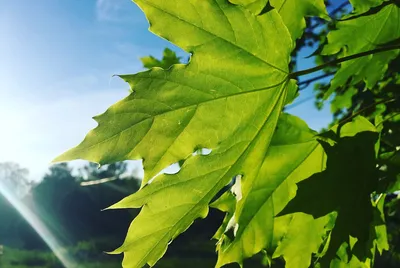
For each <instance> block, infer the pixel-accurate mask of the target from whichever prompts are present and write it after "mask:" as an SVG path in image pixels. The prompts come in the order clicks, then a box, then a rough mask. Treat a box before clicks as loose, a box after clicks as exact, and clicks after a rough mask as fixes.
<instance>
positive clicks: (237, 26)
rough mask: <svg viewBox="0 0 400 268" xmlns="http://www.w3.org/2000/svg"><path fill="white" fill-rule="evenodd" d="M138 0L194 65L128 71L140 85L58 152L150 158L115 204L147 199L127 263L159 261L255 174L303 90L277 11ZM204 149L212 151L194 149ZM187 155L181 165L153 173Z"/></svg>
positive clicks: (215, 1)
mask: <svg viewBox="0 0 400 268" xmlns="http://www.w3.org/2000/svg"><path fill="white" fill-rule="evenodd" d="M135 2H136V3H137V4H138V5H139V6H140V7H141V9H142V10H144V12H145V13H146V15H147V17H148V19H149V21H150V24H151V30H152V31H153V32H154V33H156V34H158V35H160V36H162V37H164V38H166V39H168V40H170V41H171V42H173V43H175V44H176V45H178V46H180V47H181V48H183V49H185V50H186V51H188V52H191V53H192V54H193V57H192V59H191V61H190V64H188V65H174V66H173V67H172V68H169V69H168V70H164V69H160V68H154V69H152V70H149V71H147V72H143V73H139V74H135V75H124V76H121V77H122V78H123V79H124V80H125V81H127V82H128V83H129V84H130V85H131V87H132V91H133V93H132V94H131V95H130V96H129V97H127V98H126V99H124V100H122V101H120V102H119V103H117V104H115V105H113V106H112V107H111V108H109V109H108V110H107V111H106V112H105V113H104V114H103V115H101V116H98V117H96V120H97V122H98V124H99V125H98V127H97V128H95V129H94V130H93V131H91V132H90V133H89V134H88V135H87V137H86V138H85V140H84V141H83V142H82V143H81V144H80V145H78V146H77V147H76V148H73V149H71V150H70V151H68V152H66V153H65V154H63V155H61V156H60V157H59V158H57V159H56V161H65V160H71V159H77V158H80V159H87V160H90V161H93V162H97V163H100V164H106V163H110V162H115V161H120V160H126V159H144V161H143V165H144V169H145V178H144V180H143V184H142V189H141V190H140V191H139V192H138V193H136V194H134V195H132V196H130V197H127V198H126V199H124V200H122V201H121V202H120V203H118V204H116V205H115V206H113V207H112V208H131V207H143V208H142V211H141V213H140V214H139V216H138V217H136V219H135V220H134V221H133V222H132V225H131V227H130V229H129V232H128V234H127V238H126V241H125V242H124V244H123V246H122V247H121V248H120V249H118V250H117V251H116V252H124V253H125V257H124V265H125V266H129V267H141V266H143V265H145V264H146V263H148V264H150V265H153V264H154V263H155V262H156V261H157V260H158V259H159V258H160V257H161V256H162V255H163V254H164V252H165V250H166V249H167V246H168V243H169V242H170V241H171V240H172V239H174V238H175V237H176V236H177V235H178V234H180V233H181V232H183V231H185V230H186V229H187V228H188V227H189V226H190V225H191V224H192V222H193V221H194V220H195V219H196V218H199V217H205V216H206V215H207V211H208V204H209V202H210V201H211V200H212V199H213V197H214V196H215V195H216V194H217V192H218V191H219V190H220V189H221V188H222V187H223V186H225V185H226V184H227V183H228V182H229V181H230V180H231V178H232V177H234V176H236V175H238V174H242V175H243V176H245V177H246V178H248V179H249V180H252V178H253V177H256V176H257V174H258V170H259V169H260V168H261V165H262V164H263V161H264V157H265V154H266V152H267V150H268V145H269V142H270V140H271V138H272V135H273V133H274V130H275V127H276V124H277V121H278V118H279V116H280V114H281V111H282V108H283V106H284V104H285V103H287V102H289V101H291V99H292V96H294V92H295V91H296V86H295V83H294V82H293V81H291V80H289V78H288V64H289V55H290V53H291V50H292V44H293V42H292V40H291V38H290V34H289V32H288V30H287V28H286V26H285V25H284V23H283V22H282V19H281V17H280V15H279V14H278V13H277V12H276V11H275V10H271V11H269V12H267V13H265V14H263V15H260V16H255V15H253V14H252V13H250V12H249V11H247V10H246V9H243V8H241V7H238V6H235V5H232V4H230V3H228V2H226V1H224V0H192V1H179V0H170V1H163V0H152V1H150V0H149V1H147V0H137V1H135ZM249 29H251V30H250V31H249ZM219 62H223V63H224V64H218V63H219ZM197 148H210V149H212V152H211V154H210V155H207V156H199V155H198V156H193V155H192V153H193V152H194V151H195V150H196V149H197ZM182 159H187V160H186V162H185V163H184V165H183V166H182V169H181V171H180V172H179V173H178V174H176V175H170V176H167V175H161V176H157V177H155V176H156V175H157V174H158V173H159V172H160V171H161V170H162V169H164V168H166V167H167V166H169V165H171V164H173V163H175V162H177V161H179V160H182ZM154 177H155V179H154V180H153V181H152V182H151V183H149V181H150V179H152V178H154Z"/></svg>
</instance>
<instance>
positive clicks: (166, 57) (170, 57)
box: [140, 48, 181, 69]
mask: <svg viewBox="0 0 400 268" xmlns="http://www.w3.org/2000/svg"><path fill="white" fill-rule="evenodd" d="M140 60H141V61H142V63H143V67H145V68H147V69H150V68H154V67H160V68H163V69H168V68H170V67H171V66H172V65H174V64H179V63H180V62H181V58H180V57H178V56H177V55H176V53H175V52H174V51H172V50H171V49H169V48H166V49H164V53H163V58H162V59H161V60H158V59H156V58H154V57H153V56H147V57H143V58H141V59H140Z"/></svg>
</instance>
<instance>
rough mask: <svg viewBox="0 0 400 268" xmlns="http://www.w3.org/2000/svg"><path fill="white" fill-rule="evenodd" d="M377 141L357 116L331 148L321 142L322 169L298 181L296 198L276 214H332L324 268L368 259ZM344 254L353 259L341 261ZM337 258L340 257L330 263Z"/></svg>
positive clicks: (362, 120) (364, 120) (316, 215)
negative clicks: (334, 216) (324, 157)
mask: <svg viewBox="0 0 400 268" xmlns="http://www.w3.org/2000/svg"><path fill="white" fill-rule="evenodd" d="M338 131H339V130H338ZM377 141H378V133H377V131H376V129H375V128H374V126H373V125H372V124H370V123H369V122H368V120H366V119H364V118H362V117H357V118H356V119H355V120H354V122H351V123H348V124H346V125H344V126H343V127H342V128H340V138H339V139H337V142H336V144H335V145H333V146H332V145H330V144H328V143H325V142H323V141H321V144H322V145H323V147H324V148H325V151H326V153H327V157H328V160H327V168H326V170H324V171H323V172H320V173H316V174H314V175H312V176H311V177H310V178H309V179H307V180H304V181H301V182H299V183H298V187H299V189H298V191H297V194H296V197H295V198H294V199H292V200H291V201H290V202H289V204H288V205H287V206H286V207H285V209H284V210H283V211H282V212H281V213H280V215H285V214H290V213H294V212H303V213H307V214H311V215H313V217H314V218H319V217H323V216H325V215H327V214H329V213H332V212H336V213H337V217H336V220H335V226H334V228H333V230H332V233H331V235H330V243H329V249H328V251H327V252H326V254H325V255H324V257H323V259H322V264H323V266H324V267H325V266H326V267H329V262H330V261H331V260H332V259H333V262H332V263H341V262H346V263H347V262H349V263H353V262H354V263H358V262H357V261H361V262H364V261H365V260H372V259H373V252H374V251H372V252H371V248H373V249H374V246H373V243H375V242H374V241H375V239H374V237H373V235H372V236H371V226H374V225H375V224H374V213H376V212H375V210H376V208H375V207H374V206H373V205H372V204H371V197H370V195H371V194H372V192H373V191H374V189H375V188H376V185H377V182H378V178H379V176H378V171H377V169H376V159H375V157H376V151H375V150H376V148H375V147H376V143H377ZM374 232H375V231H374ZM366 245H369V247H367V246H366ZM349 248H350V249H349ZM348 250H350V251H351V253H352V254H353V258H347V251H348ZM337 252H339V253H337ZM337 254H338V256H345V257H346V258H344V257H342V258H341V259H340V260H339V259H337V260H335V256H336V255H337ZM335 265H336V264H335ZM352 265H353V264H351V265H350V267H352ZM354 265H356V264H354ZM355 267H357V266H355Z"/></svg>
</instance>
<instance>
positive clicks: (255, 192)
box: [217, 115, 324, 267]
mask: <svg viewBox="0 0 400 268" xmlns="http://www.w3.org/2000/svg"><path fill="white" fill-rule="evenodd" d="M315 135H316V133H315V132H313V131H310V129H309V128H308V127H307V125H306V124H305V123H304V122H303V121H301V120H300V119H298V118H296V117H292V116H288V115H284V116H282V117H281V119H280V121H279V124H278V127H277V130H276V132H275V134H274V137H273V139H272V141H271V144H270V146H269V148H268V151H267V154H266V155H265V158H264V161H263V165H262V166H261V168H260V169H259V171H258V173H257V176H254V177H246V176H244V177H243V178H242V179H241V191H242V192H241V195H242V198H241V199H240V200H238V203H237V205H236V208H235V211H234V213H231V214H234V222H235V224H236V225H237V226H236V227H235V228H236V230H235V237H234V239H231V238H230V237H228V236H222V237H221V238H220V241H219V244H220V245H221V246H220V248H219V254H218V255H219V256H218V264H217V266H222V265H224V264H227V263H232V262H238V263H242V261H243V259H244V258H249V257H251V256H253V255H254V254H257V253H258V252H260V251H261V250H263V249H270V248H271V246H272V244H273V240H274V239H276V237H275V238H274V236H273V235H272V234H273V233H274V228H277V227H279V226H284V225H281V224H280V223H278V224H277V226H274V225H275V219H274V216H275V215H276V214H277V213H278V212H279V211H281V210H282V209H283V208H284V207H285V205H286V204H287V203H288V202H289V200H290V199H292V198H293V197H294V196H295V193H296V186H295V183H296V182H298V181H300V180H302V179H306V178H307V177H309V176H311V175H312V174H313V173H315V172H320V171H321V170H323V168H324V151H323V149H322V147H321V146H320V145H319V143H318V141H317V140H316V138H315ZM294 218H295V219H296V221H295V222H293V224H294V225H296V224H299V225H301V224H304V222H307V219H305V218H304V217H303V216H301V215H297V216H294ZM302 220H303V221H302ZM312 227H313V226H311V225H310V228H312ZM321 227H322V229H323V227H324V223H322V226H321ZM276 232H277V233H279V231H278V230H277V231H276ZM280 232H283V231H280ZM316 233H318V232H316ZM300 240H301V239H300ZM308 242H309V243H310V244H309V247H310V248H308V249H309V250H307V248H305V247H304V246H303V247H302V248H303V251H299V252H298V253H297V255H298V256H301V259H302V260H303V262H302V263H301V264H300V263H299V264H298V266H294V267H308V266H309V264H310V258H311V253H312V252H313V250H317V249H318V247H319V246H320V244H321V243H322V239H321V238H320V239H316V241H308ZM302 244H304V241H298V242H297V243H293V246H294V247H296V245H302ZM283 248H284V246H282V249H281V251H282V254H284V253H286V252H288V256H286V255H284V257H285V259H286V258H287V259H288V261H289V262H291V259H290V258H291V257H292V258H293V257H294V256H290V255H289V254H291V253H290V251H285V250H284V249H283ZM282 254H278V256H279V255H282ZM297 261H298V260H297Z"/></svg>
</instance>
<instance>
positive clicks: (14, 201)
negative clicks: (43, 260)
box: [0, 178, 76, 268]
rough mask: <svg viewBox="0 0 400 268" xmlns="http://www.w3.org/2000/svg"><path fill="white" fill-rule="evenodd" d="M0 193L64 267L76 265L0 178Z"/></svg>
mask: <svg viewBox="0 0 400 268" xmlns="http://www.w3.org/2000/svg"><path fill="white" fill-rule="evenodd" d="M0 194H1V195H3V196H4V197H5V198H6V199H7V200H8V202H10V204H11V205H12V206H14V208H15V209H16V210H17V211H18V212H19V213H20V214H21V215H22V216H23V217H24V218H25V220H26V221H27V222H28V223H29V224H30V225H31V226H32V228H33V229H34V230H35V231H36V232H37V233H38V234H39V236H40V237H41V238H42V239H43V241H44V242H45V243H46V244H47V245H48V246H49V248H50V249H51V250H52V251H53V253H54V255H55V256H56V257H57V258H58V259H59V261H60V262H61V263H62V264H63V265H64V267H66V268H71V267H76V265H75V262H74V260H73V259H72V257H71V256H70V255H69V254H68V252H67V251H66V250H65V249H63V248H62V246H61V245H60V243H59V242H58V241H57V238H56V237H55V236H54V235H53V234H52V233H51V231H50V230H49V229H48V228H47V227H46V224H45V223H44V222H43V221H42V220H41V219H40V218H39V217H38V215H36V214H35V213H34V212H33V211H32V210H31V209H30V208H29V207H28V206H27V205H26V204H24V203H23V202H22V201H21V200H20V199H19V198H18V197H17V196H16V195H15V194H14V193H13V191H12V190H11V189H10V187H8V186H7V185H6V183H4V180H2V179H1V178H0Z"/></svg>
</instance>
